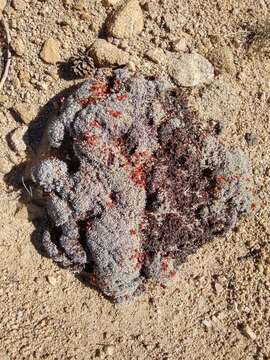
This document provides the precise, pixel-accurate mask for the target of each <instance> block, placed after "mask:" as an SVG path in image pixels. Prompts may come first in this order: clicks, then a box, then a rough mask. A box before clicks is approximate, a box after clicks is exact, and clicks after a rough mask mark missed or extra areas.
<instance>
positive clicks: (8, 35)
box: [0, 17, 11, 90]
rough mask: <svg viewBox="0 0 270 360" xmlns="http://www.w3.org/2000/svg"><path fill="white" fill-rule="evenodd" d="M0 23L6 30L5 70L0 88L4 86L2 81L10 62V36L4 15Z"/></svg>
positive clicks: (5, 77) (5, 76)
mask: <svg viewBox="0 0 270 360" xmlns="http://www.w3.org/2000/svg"><path fill="white" fill-rule="evenodd" d="M2 24H3V26H4V29H5V32H6V41H7V55H6V63H5V70H4V73H3V76H2V79H1V81H0V90H1V89H2V87H3V86H4V83H5V81H6V79H7V77H8V72H9V68H10V63H11V52H10V43H11V37H10V32H9V27H8V24H7V22H6V21H5V19H4V17H3V18H2Z"/></svg>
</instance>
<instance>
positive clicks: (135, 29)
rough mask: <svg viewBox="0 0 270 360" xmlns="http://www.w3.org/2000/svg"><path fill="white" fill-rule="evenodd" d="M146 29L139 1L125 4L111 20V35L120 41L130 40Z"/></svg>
mask: <svg viewBox="0 0 270 360" xmlns="http://www.w3.org/2000/svg"><path fill="white" fill-rule="evenodd" d="M143 27H144V17H143V12H142V9H141V7H140V4H139V1H138V0H129V1H128V2H127V3H124V4H123V5H122V6H121V7H120V8H119V9H118V10H116V12H115V13H114V15H113V16H112V17H111V18H110V19H109V22H108V24H107V29H108V33H109V35H111V36H113V37H116V38H119V39H130V38H132V37H133V36H135V35H138V34H139V33H140V32H141V31H142V30H143Z"/></svg>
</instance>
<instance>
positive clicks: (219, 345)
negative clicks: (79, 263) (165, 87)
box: [0, 0, 270, 360]
mask: <svg viewBox="0 0 270 360" xmlns="http://www.w3.org/2000/svg"><path fill="white" fill-rule="evenodd" d="M16 3H17V6H15V7H16V8H17V9H14V7H12V6H8V7H7V9H6V18H7V19H8V21H9V25H10V29H11V35H12V39H13V41H14V39H18V38H20V39H21V40H22V42H23V44H24V48H23V53H22V54H21V56H17V55H14V56H13V60H12V69H11V72H10V75H9V79H8V81H7V82H6V84H5V88H4V91H2V94H1V97H0V101H1V108H0V114H1V116H0V125H1V126H0V152H1V168H0V170H1V182H0V209H1V214H0V228H1V234H0V302H1V306H0V323H1V326H0V359H1V360H2V359H3V360H6V359H80V360H81V359H85V360H86V359H93V358H108V359H109V358H113V359H117V360H118V359H119V360H121V359H125V360H127V359H132V360H133V359H141V360H143V359H162V360H165V359H172V360H178V359H179V360H180V359H189V360H195V359H196V360H200V359H207V360H213V359H218V360H221V359H222V360H232V359H235V360H241V359H243V360H251V359H270V340H269V335H270V326H269V324H270V246H269V234H270V225H269V224H270V222H269V190H270V189H269V184H270V178H269V176H270V170H269V166H270V162H269V156H270V155H269V154H270V145H269V144H270V143H269V133H270V122H269V110H270V109H269V107H270V60H269V57H267V54H265V53H264V52H262V53H261V52H260V51H259V50H258V49H253V50H252V49H251V50H250V51H248V50H247V47H246V45H245V42H246V40H247V38H248V35H249V34H251V32H252V31H253V30H252V29H253V28H255V29H256V27H257V26H258V25H260V24H264V23H265V21H266V20H267V16H268V17H269V13H270V3H269V0H239V1H233V0H207V1H206V0H189V1H184V0H164V1H161V0H160V1H157V0H153V1H141V4H142V5H143V7H144V16H145V28H144V31H143V33H142V34H141V35H139V36H138V37H135V38H134V39H132V40H131V41H130V42H129V43H128V44H126V43H124V44H121V42H119V43H118V44H117V45H119V46H122V47H124V48H125V50H126V51H127V52H129V53H130V55H131V57H132V61H133V62H134V64H136V66H137V69H138V70H140V71H141V72H143V73H145V74H163V75H164V74H165V75H164V76H166V69H165V68H164V67H163V66H162V65H159V64H154V63H153V62H151V61H149V60H147V58H146V57H145V53H146V52H147V51H148V49H149V48H152V47H154V48H155V47H161V48H163V49H164V50H168V51H171V50H172V44H173V43H174V42H175V41H176V40H177V39H180V38H181V37H182V36H183V33H185V34H188V35H189V36H187V38H188V42H189V45H190V47H191V48H192V49H195V50H197V51H198V52H199V53H200V54H202V55H204V56H205V57H207V58H208V59H210V60H211V61H212V63H213V64H214V65H215V67H216V70H217V71H216V78H215V81H214V83H213V84H212V85H210V86H207V87H205V88H201V89H194V90H193V91H192V99H191V103H192V106H194V107H195V108H196V109H197V110H198V111H199V112H200V114H201V116H202V118H203V119H204V121H208V120H210V119H214V120H222V121H223V122H224V124H225V130H224V135H223V137H224V139H225V140H226V141H230V142H231V143H234V144H237V145H238V146H240V147H243V148H245V150H246V151H248V152H249V153H250V158H251V163H252V166H253V170H254V171H253V173H254V181H255V187H256V192H257V194H258V206H257V213H256V215H255V217H254V218H250V219H243V220H242V221H241V222H240V224H239V226H238V228H237V229H236V231H234V232H233V233H232V234H231V235H230V236H228V237H226V238H222V239H217V240H215V241H214V242H213V243H211V244H208V245H207V246H205V247H204V248H202V249H201V250H200V251H199V252H198V253H197V254H195V255H193V256H191V257H190V258H189V261H188V262H187V263H186V264H185V265H184V266H183V267H182V269H181V271H180V272H179V276H178V278H177V281H176V282H175V283H174V284H173V286H171V287H169V288H167V289H163V288H161V287H159V286H155V285H153V284H152V285H149V291H148V292H147V293H146V294H145V295H144V296H142V297H141V298H139V299H138V300H137V301H136V302H134V303H131V304H126V305H113V304H111V303H109V302H108V301H107V300H105V299H104V298H103V297H102V296H101V295H100V294H98V293H97V292H95V291H94V290H91V289H89V288H87V287H85V286H84V285H83V284H82V283H81V282H80V281H79V280H78V279H76V278H75V277H74V276H73V275H72V274H70V273H68V272H67V271H65V270H61V269H59V268H58V267H57V266H56V265H54V264H53V263H52V262H51V261H50V260H48V259H46V258H45V257H42V256H41V255H40V254H39V252H38V251H37V250H36V248H35V246H34V244H33V243H32V242H31V234H32V233H33V231H34V230H35V227H34V225H33V223H32V222H31V220H30V219H29V213H28V210H27V208H26V206H25V205H23V204H22V203H21V202H20V201H19V198H20V193H19V191H14V189H13V187H12V186H11V185H9V184H7V182H6V181H5V180H6V177H5V176H4V175H5V174H6V173H8V172H9V171H10V170H11V168H12V167H13V166H16V165H18V164H19V163H20V162H21V161H23V158H22V157H19V156H16V155H15V153H14V152H12V150H10V148H9V146H8V143H7V140H6V139H7V138H6V136H7V134H8V133H9V132H10V131H12V130H13V129H14V128H16V127H18V126H20V123H19V122H18V120H17V119H14V117H13V116H12V109H13V108H14V106H16V104H18V103H21V102H25V103H29V104H31V105H32V107H33V108H35V109H36V114H38V112H39V111H40V110H41V109H42V107H43V106H44V105H46V103H47V102H48V101H49V100H50V99H51V98H53V97H54V96H55V95H56V94H57V93H59V92H60V91H62V90H63V89H66V88H68V87H69V86H71V85H73V84H74V83H75V81H73V80H65V79H63V78H62V77H61V76H59V75H58V74H57V66H56V65H46V64H45V63H43V62H42V60H41V59H40V58H39V52H40V49H41V47H42V44H43V42H44V41H45V40H46V39H47V38H48V37H54V38H55V39H57V40H59V42H60V44H61V56H62V58H63V61H65V60H67V59H68V58H69V57H70V56H71V55H73V54H75V53H76V52H77V50H78V48H84V47H85V46H89V45H90V44H91V43H92V42H93V41H94V40H95V39H96V38H97V37H98V36H99V31H100V30H101V29H102V26H103V24H104V21H105V19H106V16H107V15H108V13H109V11H110V9H109V8H106V7H105V6H104V5H103V4H102V2H101V1H99V0H91V1H90V0H86V1H84V2H82V1H79V0H74V2H73V1H72V0H65V1H64V0H46V1H45V0H26V1H18V0H17V1H14V4H15V5H16ZM84 6H86V10H85V9H84ZM82 14H84V15H82ZM85 14H86V15H87V16H86V15H85ZM224 48H225V49H226V50H225V55H224ZM226 54H227V55H228V54H229V55H228V56H227V55H226ZM224 59H225V60H224ZM247 132H251V133H253V134H254V135H256V137H257V142H256V143H255V144H254V145H253V146H247V143H246V141H245V139H244V136H245V134H246V133H247ZM32 217H33V214H32ZM109 345H110V346H109ZM108 346H109V347H108Z"/></svg>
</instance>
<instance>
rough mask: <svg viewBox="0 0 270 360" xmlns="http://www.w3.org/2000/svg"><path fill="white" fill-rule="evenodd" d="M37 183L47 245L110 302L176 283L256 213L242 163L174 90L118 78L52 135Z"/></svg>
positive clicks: (65, 116) (71, 103)
mask: <svg viewBox="0 0 270 360" xmlns="http://www.w3.org/2000/svg"><path fill="white" fill-rule="evenodd" d="M47 135H48V141H49V152H48V156H47V158H46V159H43V160H42V161H41V162H40V163H39V165H38V166H36V167H35V168H34V169H33V171H32V177H33V180H34V181H35V182H36V183H37V184H38V186H39V187H40V188H41V189H42V190H43V192H44V194H45V195H46V207H47V217H48V222H47V224H48V225H47V228H46V230H45V231H44V234H43V238H42V244H43V246H44V248H45V250H46V252H47V254H48V256H49V257H51V258H52V259H53V260H54V261H55V262H57V263H58V264H60V265H61V266H63V267H67V268H70V269H71V270H73V271H75V272H83V273H84V274H87V276H86V277H87V279H88V281H89V283H90V284H91V285H92V286H95V287H96V288H98V289H99V290H101V291H102V293H103V294H105V295H106V296H107V297H109V298H110V299H111V300H112V301H115V302H121V301H124V300H129V299H132V298H133V297H134V296H135V295H137V294H139V293H141V292H142V291H143V290H144V283H145V281H146V279H149V278H151V279H154V280H157V281H159V282H161V283H165V282H166V281H168V280H170V279H173V278H174V276H175V274H176V270H177V269H178V268H179V266H180V264H181V263H183V262H184V261H185V260H186V259H187V256H188V255H189V254H192V253H194V252H195V251H196V250H197V249H198V248H199V247H200V246H202V245H203V244H204V243H206V242H207V241H209V240H211V239H212V238H213V237H215V236H220V235H224V234H225V233H226V232H228V231H229V230H230V229H231V228H233V227H234V225H235V223H236V221H237V218H238V217H239V215H240V214H242V213H245V212H249V211H250V210H252V208H253V206H254V204H253V202H252V201H253V200H252V179H251V175H250V170H249V165H248V161H247V158H246V156H245V155H244V154H243V153H242V152H241V151H229V150H227V149H226V148H225V146H224V145H223V144H222V142H221V141H219V139H218V136H217V135H215V134H214V131H211V130H206V129H203V128H202V127H201V126H200V123H199V121H198V119H197V117H196V115H194V114H193V113H192V112H190V111H189V110H188V108H187V105H186V100H185V97H184V95H183V93H182V92H181V91H180V89H175V88H172V87H171V86H170V85H169V84H168V83H167V82H166V81H161V80H156V79H147V78H144V77H143V76H138V75H130V74H129V73H128V72H127V71H126V70H123V69H120V70H115V71H114V72H113V74H112V76H105V75H101V74H97V75H96V76H95V78H93V79H92V80H88V81H86V82H84V83H83V84H82V85H81V86H80V87H79V88H78V89H77V90H76V91H74V93H73V94H72V95H71V96H69V97H68V98H67V99H66V101H65V102H64V104H63V108H62V110H61V113H60V115H59V117H58V118H57V119H56V120H54V121H53V122H51V123H50V125H49V127H48V132H47Z"/></svg>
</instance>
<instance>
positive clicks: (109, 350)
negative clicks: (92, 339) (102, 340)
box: [103, 345, 115, 356]
mask: <svg viewBox="0 0 270 360" xmlns="http://www.w3.org/2000/svg"><path fill="white" fill-rule="evenodd" d="M103 350H104V352H105V354H106V355H108V356H112V355H113V354H114V350H115V348H114V346H113V345H106V346H104V349H103Z"/></svg>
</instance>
